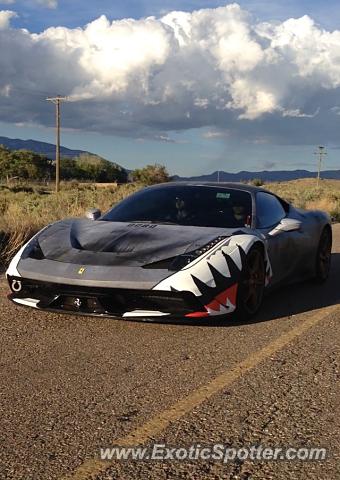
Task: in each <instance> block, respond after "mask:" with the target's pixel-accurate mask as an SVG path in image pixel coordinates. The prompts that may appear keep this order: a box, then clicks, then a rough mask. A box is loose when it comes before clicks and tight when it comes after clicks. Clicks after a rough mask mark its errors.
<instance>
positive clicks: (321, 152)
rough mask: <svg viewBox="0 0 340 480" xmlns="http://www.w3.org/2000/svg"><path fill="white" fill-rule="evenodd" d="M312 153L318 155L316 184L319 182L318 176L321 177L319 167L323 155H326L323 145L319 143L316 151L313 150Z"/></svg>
mask: <svg viewBox="0 0 340 480" xmlns="http://www.w3.org/2000/svg"><path fill="white" fill-rule="evenodd" d="M314 155H317V157H318V160H319V161H318V176H317V186H319V184H320V178H321V167H322V160H323V157H325V156H326V155H327V152H326V151H325V147H323V146H322V145H319V147H318V151H317V152H314Z"/></svg>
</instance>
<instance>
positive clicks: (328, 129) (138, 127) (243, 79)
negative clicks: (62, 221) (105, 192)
mask: <svg viewBox="0 0 340 480" xmlns="http://www.w3.org/2000/svg"><path fill="white" fill-rule="evenodd" d="M49 1H50V2H51V1H52V3H53V0H46V1H45V0H17V1H16V2H14V1H13V3H11V1H10V0H7V1H6V2H5V1H4V2H1V1H0V10H11V11H13V12H16V14H17V16H16V17H14V16H13V18H12V19H11V20H10V26H11V27H10V30H8V29H7V27H6V28H5V30H6V32H5V33H3V35H4V36H3V37H1V36H0V42H1V41H2V42H3V43H4V45H5V42H8V47H7V43H6V46H5V47H4V46H3V50H6V53H5V52H4V51H3V52H0V135H4V136H9V137H18V138H34V139H39V140H43V141H50V142H53V141H54V130H53V121H54V118H53V107H52V105H50V104H47V102H44V96H45V94H51V95H52V94H57V93H61V94H64V93H65V94H67V95H69V94H70V93H71V95H73V94H74V93H75V92H76V93H77V92H78V91H79V89H80V90H81V94H82V95H83V94H84V95H86V100H85V101H84V100H83V98H85V97H82V100H81V101H79V102H78V103H68V104H65V105H63V125H64V129H63V132H62V143H63V144H64V145H65V146H68V147H70V148H81V149H84V150H90V151H93V152H95V153H98V154H100V155H103V156H104V157H106V158H108V159H111V160H113V161H116V162H118V163H120V164H122V165H124V166H126V167H127V168H134V167H140V166H142V165H145V164H147V163H155V162H158V163H164V164H166V166H167V167H168V169H169V171H170V172H171V173H178V174H183V175H196V174H201V173H208V172H210V171H214V170H218V169H223V170H227V171H233V172H235V171H239V170H246V169H249V170H262V169H274V170H276V169H295V168H299V169H300V168H306V169H310V170H312V169H313V170H314V169H315V165H314V164H315V157H314V155H313V152H314V150H315V147H316V145H317V144H319V143H321V144H325V145H327V147H328V150H329V155H328V157H327V168H337V167H338V165H339V149H338V142H337V133H336V131H340V130H339V127H340V125H339V123H340V117H339V112H340V102H339V104H338V102H337V98H338V96H339V88H340V76H339V72H338V70H334V72H331V73H329V75H328V76H327V78H326V80H325V75H326V73H325V72H326V71H327V61H326V57H327V56H328V54H327V51H326V53H325V54H324V57H322V55H323V53H322V52H320V56H321V57H320V58H321V61H320V62H319V64H320V65H321V66H320V69H319V70H318V71H313V73H309V71H308V69H310V68H312V67H311V66H310V65H307V64H306V62H307V60H306V59H305V58H304V57H303V52H302V46H303V45H304V42H307V44H308V43H309V42H308V35H310V36H311V42H310V43H311V44H312V42H313V41H314V40H315V41H316V42H319V40H318V36H319V35H322V33H323V32H325V31H328V32H332V31H333V30H336V29H337V28H339V29H340V4H339V2H338V1H335V0H331V1H330V2H328V4H327V8H326V7H325V5H324V4H323V3H322V2H321V1H315V0H312V1H306V0H303V1H291V0H287V1H277V2H271V1H265V0H263V1H261V0H255V1H252V0H245V1H239V2H238V3H239V5H240V6H241V9H242V10H244V11H247V12H248V13H249V16H248V18H247V19H244V18H243V17H242V18H241V17H240V16H239V14H238V13H237V12H236V13H235V12H234V13H232V15H235V18H236V20H237V22H238V23H239V27H238V28H239V30H237V32H236V33H237V36H236V38H237V39H238V40H239V39H241V40H240V41H243V40H244V38H243V37H244V34H243V33H242V32H244V28H245V25H246V28H247V29H248V28H249V30H251V32H250V33H249V38H247V39H246V40H245V41H247V42H248V43H247V44H245V47H244V49H245V50H246V51H248V50H249V51H250V52H251V51H252V50H251V49H254V56H256V55H258V57H259V59H258V61H257V62H253V61H252V58H251V57H252V54H251V53H250V54H249V57H248V56H247V55H246V54H245V57H244V59H242V62H243V63H242V65H240V66H236V67H235V66H234V63H235V59H234V57H232V58H231V61H230V65H231V66H230V70H228V66H227V67H226V66H225V65H224V64H223V61H224V58H227V59H229V58H230V55H234V50H233V52H231V53H230V51H229V49H228V48H229V47H228V46H224V47H223V48H224V50H223V51H222V52H221V51H218V52H217V53H216V48H217V47H216V45H213V44H211V45H210V46H209V48H210V49H211V55H210V56H209V59H206V60H207V68H205V67H204V70H200V66H199V65H200V64H199V61H197V58H198V57H197V53H195V55H191V54H189V53H188V52H189V49H188V48H187V47H186V49H185V50H182V51H177V50H176V48H177V47H174V45H175V44H174V38H171V39H170V40H169V38H168V36H169V31H168V30H164V28H163V27H164V25H163V24H161V23H160V22H159V20H157V21H156V23H155V24H152V25H150V24H147V23H145V22H144V19H145V17H148V16H155V17H156V18H157V19H159V18H161V17H162V16H164V15H166V14H167V13H169V12H172V11H184V12H193V11H196V10H198V9H203V10H205V11H206V13H205V14H204V15H205V17H207V19H206V20H204V22H203V23H202V25H203V26H204V28H205V29H206V32H208V31H209V28H213V29H217V28H219V18H220V13H214V14H213V15H212V16H209V13H208V11H207V10H206V9H215V8H216V7H219V6H225V5H226V3H224V2H218V1H203V0H197V1H180V0H174V1H169V2H166V1H161V0H149V1H137V0H136V1H129V0H126V1H122V0H115V1H108V0H96V1H95V2H84V1H79V0H59V1H58V4H57V5H55V8H49V7H48V6H46V4H48V3H49ZM44 4H45V5H44ZM50 7H51V4H50ZM52 7H53V5H52ZM216 12H217V11H216ZM330 12H331V13H330ZM101 15H105V16H106V17H107V18H108V20H109V21H112V20H121V19H127V18H133V19H139V21H140V25H141V27H142V28H143V30H142V32H143V33H142V34H143V35H146V34H147V32H148V29H150V31H151V30H152V31H153V32H154V34H155V35H161V36H157V37H155V38H157V39H158V38H159V39H160V42H161V43H160V44H161V45H163V44H162V42H164V51H163V50H162V51H161V52H159V53H157V55H156V54H155V55H156V57H155V56H153V57H152V58H151V59H149V58H146V60H145V64H143V65H142V66H141V65H140V64H139V63H138V65H137V64H136V62H138V60H135V59H134V58H132V57H131V58H132V59H130V57H129V55H130V53H131V52H128V53H129V55H126V56H124V57H123V58H125V57H129V59H128V60H127V65H126V68H125V67H124V69H123V70H122V71H123V73H121V74H120V76H118V77H116V76H115V74H114V75H113V74H112V75H113V76H111V77H112V78H111V77H110V78H107V77H108V74H107V72H106V71H105V68H106V66H105V65H106V63H105V65H104V66H103V62H102V61H101V59H100V58H99V59H98V58H95V59H94V60H91V62H93V63H91V64H89V63H86V68H85V67H84V62H88V56H89V51H91V52H93V49H98V48H102V45H101V44H100V45H101V46H100V47H98V45H99V44H97V43H96V42H97V40H94V46H92V47H91V48H90V47H88V45H87V43H88V37H86V42H87V43H86V42H85V40H83V39H82V40H81V42H83V43H82V44H81V48H83V49H84V54H83V55H82V56H81V57H80V56H79V50H80V48H74V51H73V50H72V52H70V49H69V48H68V46H66V47H65V46H63V45H61V43H60V42H62V41H64V40H60V37H58V38H57V37H56V35H55V34H48V35H45V37H44V38H40V39H39V48H38V47H37V42H36V41H35V40H34V36H33V34H34V33H41V32H43V31H44V30H46V29H47V28H49V27H58V26H59V27H67V28H69V29H71V30H72V31H75V29H77V28H78V27H84V26H85V25H86V24H88V23H90V22H93V21H94V20H95V19H97V18H98V17H100V16H101ZM228 15H229V14H228ZM304 15H309V16H310V17H311V18H312V19H313V20H314V22H315V29H314V28H312V27H310V25H309V24H308V22H306V21H305V22H301V23H299V24H297V25H296V26H295V27H293V29H294V28H295V29H296V32H298V31H299V32H302V34H303V35H304V39H303V40H301V41H300V40H299V42H297V43H296V45H294V51H293V54H292V52H289V53H287V48H288V47H281V46H280V47H279V48H280V49H281V50H280V52H279V54H280V55H281V57H282V58H280V61H279V62H278V61H275V62H274V61H273V66H274V67H273V68H272V69H271V70H269V69H268V71H265V69H266V68H268V65H267V63H268V60H264V58H263V53H262V52H260V49H262V50H263V51H264V43H265V42H266V41H267V37H266V35H267V34H265V35H262V34H260V37H261V38H259V36H258V35H259V33H258V28H257V27H256V26H257V25H259V24H260V23H261V22H269V23H270V25H271V28H272V29H273V28H274V27H276V26H278V25H280V24H282V23H283V22H285V21H286V20H287V19H289V18H292V17H295V18H299V17H303V16H304ZM229 17H230V15H229ZM229 17H228V16H226V20H225V21H226V22H229V21H230V22H232V19H231V20H230V18H229ZM176 18H177V17H176ZM178 18H179V17H178ZM197 18H198V17H197ZM6 22H7V20H6ZM157 22H158V23H157ZM181 22H182V20H181ZM209 22H210V23H209ZM181 25H184V23H183V24H182V23H181ZM211 25H213V26H212V27H211ZM0 26H1V18H0ZM160 26H161V28H162V29H163V30H162V32H161V33H160V32H159V29H160ZM203 26H201V27H200V30H199V33H197V35H202V37H197V38H196V39H192V40H191V42H192V44H191V51H192V50H193V49H194V48H196V46H197V45H201V44H202V42H205V41H206V38H209V34H208V33H207V37H205V31H203ZM170 27H171V28H172V24H171V25H170ZM8 28H9V27H8ZM23 28H24V29H26V30H27V31H28V35H24V34H23V33H22V32H21V31H20V29H23ZM110 28H111V27H110V25H109V26H105V25H103V29H105V31H106V30H107V35H108V37H107V38H108V39H109V40H108V41H111V40H110V39H112V36H111V35H112V32H111V30H110ZM133 28H135V26H133ZM167 28H168V27H167ZM230 28H231V27H230ZM289 28H290V27H289ZM289 28H288V30H289ZM238 31H240V32H241V33H240V34H239V33H238ZM8 32H10V33H8ZM100 32H101V28H100V25H99V27H98V26H96V32H95V35H96V38H99V36H100ZM202 32H203V33H202ZM226 32H227V33H225V32H224V33H223V35H224V37H223V38H227V37H225V36H226V35H229V33H228V32H229V30H226ZM0 33H1V28H0ZM5 35H6V36H5ZM114 35H116V33H114ZM124 35H125V33H124ZM138 35H140V33H138ZM275 35H276V36H277V38H275V42H276V44H277V43H278V42H279V41H280V42H282V38H285V37H284V35H283V34H282V33H280V34H278V33H275ZM279 35H280V38H279V37H278V36H279ZM92 37H93V35H92ZM92 37H91V38H92ZM56 38H57V41H56ZM117 38H118V37H117V36H115V37H114V39H117ZM119 38H121V37H119ZM137 38H140V37H137ZM176 38H177V37H176ZM221 38H222V37H221ZM230 38H232V37H230ZM278 38H279V40H278ZM305 38H306V39H307V40H305ZM323 38H324V39H325V40H324V42H325V45H326V47H324V49H323V51H325V48H326V50H327V47H328V43H327V41H328V40H327V39H328V37H327V33H326V34H325V35H324V37H323ZM334 38H335V37H334ZM1 39H2V40H1ZM222 40H223V39H222ZM77 41H78V40H77ZM91 41H93V39H92V40H91ZM114 41H116V40H114ZM122 41H123V47H122V48H130V49H134V48H135V47H134V44H133V43H132V44H131V45H130V47H126V45H129V43H126V42H128V39H126V36H125V37H124V40H122ZM337 41H338V39H337V37H336V38H335V39H334V40H332V41H331V42H330V43H329V49H330V52H333V50H334V51H335V47H334V42H337ZM25 42H27V44H26V43H25ZM65 42H66V40H65ZM72 42H73V40H72ZM166 42H168V43H169V44H167V43H166ZM195 42H196V43H195ZM254 42H256V45H255V46H254ZM11 45H13V50H12V49H11ZM27 45H29V48H27ZM65 45H66V43H65ZM67 45H69V44H67ZM84 45H85V46H84ZM217 45H220V44H217ZM0 46H1V44H0ZM57 47H58V48H57ZM241 47H242V46H240V49H241ZM339 47H340V44H339ZM72 48H73V43H72V44H71V49H72ZM86 48H88V49H89V50H88V51H87V50H86ZM145 48H146V49H147V50H148V51H147V52H146V57H147V55H151V54H150V48H151V49H152V43H151V46H150V44H149V43H146V47H145ZM218 48H219V47H218ZM275 48H276V47H275ZM58 49H59V50H58ZM247 49H248V50H247ZM274 50H275V49H273V51H274ZM240 51H241V52H242V49H241V50H240ZM25 52H26V53H27V56H29V55H32V62H28V57H27V58H26V61H27V66H25V61H22V60H21V58H22V57H20V55H24V54H25ZM51 52H52V56H51ZM169 52H170V53H169ZM275 54H277V50H275ZM332 54H334V56H335V57H334V58H335V63H336V53H334V52H333V53H332ZM91 55H92V53H91ZM141 55H144V51H142V50H141ZM199 55H204V52H203V53H202V52H200V53H199ZM212 55H213V56H214V61H215V60H216V66H211V64H210V63H209V62H211V56H212ZM224 55H225V57H223V56H224ZM184 56H185V58H184V59H183V57H184ZM154 57H155V58H154ZM292 57H293V58H294V61H292ZM39 59H40V60H39ZM47 59H49V60H47ZM35 61H36V62H37V65H36V66H35V67H34V66H32V72H31V71H30V65H31V64H32V65H34V62H35ZM39 61H40V63H39ZM109 61H110V56H108V53H107V52H106V57H105V62H109ZM123 61H124V60H123ZM1 62H3V63H1ZM45 62H46V63H45ZM47 62H50V63H47ZM76 62H79V64H80V65H81V68H76V67H75V63H76ZM99 62H101V63H99ZM292 62H293V63H294V62H295V63H294V65H293V66H292ZM323 62H324V63H323ZM52 63H53V65H52ZM236 63H237V61H236ZM253 63H254V64H253ZM278 63H280V69H281V70H280V69H278V68H277V64H278ZM19 64H20V65H19ZM40 65H41V68H43V69H44V72H43V74H42V75H41V76H42V77H44V78H43V79H41V78H39V77H38V76H37V75H36V74H35V72H34V70H36V69H37V68H39V67H40ZM98 65H100V68H99V66H98ZM107 65H108V66H107V69H108V72H109V71H110V68H112V67H109V64H107ZM131 65H132V66H131ZM136 65H137V66H136ZM178 65H180V68H178ZM210 67H211V70H209V68H210ZM293 67H294V68H293ZM313 68H314V67H313ZM128 69H130V70H128ZM219 69H220V73H219V76H218V77H216V78H215V77H214V78H213V79H211V78H210V77H209V75H211V76H213V75H215V73H214V72H215V71H216V70H219ZM276 69H277V72H276ZM12 70H13V71H12ZM45 70H46V71H45ZM127 70H128V73H126V71H127ZM146 70H147V73H145V72H146ZM306 70H307V73H306ZM290 71H291V73H290ZM93 72H95V73H93ZM268 72H269V73H268ZM272 72H274V73H272ZM297 72H298V73H297ZM59 73H60V78H59V77H58V75H59ZM191 74H192V75H191ZM11 75H12V76H11ZM200 75H202V85H201V86H199V87H200V88H198V87H197V91H193V90H194V87H192V86H191V85H192V84H193V83H194V81H197V77H200ZM271 75H273V76H272V77H271ZM182 76H183V78H181V77H182ZM19 77H20V81H19V80H18V78H19ZM45 77H46V78H45ZM68 77H69V78H68ZM296 77H298V80H296ZM283 79H284V80H283ZM181 80H183V81H181ZM118 81H119V82H122V87H120V89H117V91H116V90H115V88H116V87H115V86H113V84H114V85H116V83H117V82H118ZM145 81H147V82H150V83H148V87H147V95H149V94H150V98H148V101H147V102H145V101H144V98H143V93H140V92H139V91H138V92H136V87H137V90H138V89H139V86H140V85H139V84H140V82H145ZM97 82H99V83H100V85H101V86H103V88H104V89H105V88H107V92H105V95H106V96H104V97H103V98H101V99H99V100H98V99H97V97H98V93H97V92H98V91H97V90H95V92H96V93H95V94H94V93H93V91H94V89H95V88H97V87H94V85H96V84H97ZM134 82H135V83H134ZM221 82H222V83H223V82H225V85H222V86H221ZM165 83H168V85H167V88H165V87H164V84H165ZM338 83H339V84H338ZM281 84H282V85H281ZM179 85H180V87H179ZM183 85H185V89H184V87H183V91H182V90H180V89H181V88H182V86H183ZM212 85H218V88H220V91H219V92H218V93H216V95H214V94H213V93H214V92H213V91H212V87H211V86H212ZM252 85H254V91H255V94H256V95H255V94H254V92H253V91H252ZM7 88H8V92H10V93H8V92H7ZM57 89H59V90H60V92H59V91H57ZM169 89H170V90H172V91H174V92H175V95H173V96H172V97H170V99H168V98H167V99H166V101H164V103H162V102H163V100H160V99H161V98H162V99H163V98H165V96H166V95H167V94H166V92H168V90H169ZM178 89H179V90H178ZM256 89H257V90H258V91H257V92H256ZM118 90H119V91H118ZM1 92H3V94H2V95H1ZM11 92H13V94H12V93H11ZM14 92H17V95H14ZM18 92H19V93H20V95H19V97H20V98H19V99H18ZM84 92H85V93H84ZM117 92H118V93H117ZM122 92H123V93H122ZM176 92H177V95H176ZM223 92H227V93H223ZM91 95H93V98H92V97H91ZM228 96H229V97H230V98H229V97H228ZM90 97H91V99H90ZM215 97H219V98H218V99H217V100H216V98H215ZM248 97H249V98H248ZM259 99H260V100H259ZM222 100H223V101H224V105H223V106H221V105H222V103H223V102H222ZM15 102H16V103H15ZM254 102H255V103H256V102H258V103H259V105H257V106H256V105H255V107H254ZM268 104H270V105H269V106H268ZM272 104H273V105H272ZM118 110H119V112H120V114H119V115H118V114H116V113H115V112H116V111H118ZM113 117H114V118H113ZM127 118H128V120H127ZM134 125H135V126H134Z"/></svg>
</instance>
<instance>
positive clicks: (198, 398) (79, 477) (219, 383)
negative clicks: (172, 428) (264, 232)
mask: <svg viewBox="0 0 340 480" xmlns="http://www.w3.org/2000/svg"><path fill="white" fill-rule="evenodd" d="M337 310H338V311H340V309H339V307H338V306H337V305H333V306H330V307H327V308H322V309H320V310H315V312H314V313H313V314H312V315H310V316H308V317H307V319H306V320H305V321H301V323H299V324H298V325H297V326H296V327H294V328H292V329H291V330H289V331H288V332H286V333H283V334H282V335H281V336H280V337H278V338H277V339H275V340H273V341H272V342H271V343H269V344H268V345H266V346H265V347H263V348H261V349H260V350H258V351H256V352H254V353H252V354H251V355H249V357H247V358H246V359H245V360H243V361H241V362H240V363H238V364H237V365H235V366H234V367H233V368H231V369H230V370H229V369H228V370H227V371H225V372H223V373H221V374H220V375H218V376H217V377H215V378H214V379H213V380H212V381H211V382H209V383H207V384H206V385H204V386H202V387H199V388H198V389H197V390H194V391H193V392H192V393H190V394H189V395H188V396H187V397H185V398H183V399H181V400H179V401H178V402H177V403H175V404H174V405H172V406H171V407H170V408H168V409H167V410H164V411H163V412H161V413H159V414H158V415H156V416H155V417H153V418H152V419H151V420H149V421H147V422H146V423H145V424H144V425H141V426H139V427H137V428H136V429H135V430H133V431H132V432H131V433H130V434H129V435H127V436H125V437H122V438H119V439H118V440H115V441H114V442H112V444H113V445H121V446H134V445H141V444H143V443H146V442H147V441H148V440H150V438H154V437H155V436H157V435H159V434H160V433H161V432H163V431H164V430H165V429H166V428H167V427H168V426H169V425H170V424H171V423H172V422H175V421H177V420H179V419H180V418H181V417H183V416H184V415H185V414H187V413H189V412H191V411H192V410H193V409H194V408H196V407H198V406H199V405H201V404H202V403H203V402H204V401H206V400H208V399H209V398H210V397H212V396H213V395H215V394H216V393H218V392H220V391H221V390H223V389H224V388H225V387H228V386H229V385H230V384H231V383H233V382H235V380H237V379H238V378H240V377H242V376H243V375H244V374H245V373H247V372H248V371H249V370H251V369H253V368H254V367H256V366H257V365H258V364H259V363H260V362H262V361H263V360H265V359H266V358H268V357H270V356H272V355H273V354H275V353H276V352H278V351H279V350H281V349H282V348H283V347H285V346H286V345H287V344H289V343H290V342H291V341H292V340H294V339H295V338H297V337H299V336H300V335H302V334H303V333H305V332H306V331H307V330H309V329H310V328H312V327H313V326H314V325H316V324H317V323H318V322H320V321H321V320H324V319H326V318H327V317H328V316H330V315H331V314H333V313H334V312H336V311H337ZM110 465H111V463H110V462H108V461H101V460H96V459H93V460H88V461H86V462H85V463H83V464H82V465H80V466H79V467H78V468H77V469H76V470H75V471H74V472H73V474H70V475H67V476H66V477H63V479H64V480H66V479H67V480H86V479H88V478H93V477H94V476H95V475H98V474H99V473H101V472H104V471H105V470H107V469H108V468H109V467H110Z"/></svg>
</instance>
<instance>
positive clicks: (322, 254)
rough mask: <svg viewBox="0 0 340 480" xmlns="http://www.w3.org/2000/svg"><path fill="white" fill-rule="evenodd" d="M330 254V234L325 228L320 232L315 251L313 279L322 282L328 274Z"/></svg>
mask: <svg viewBox="0 0 340 480" xmlns="http://www.w3.org/2000/svg"><path fill="white" fill-rule="evenodd" d="M331 255H332V234H331V231H330V229H329V228H325V229H324V230H323V232H322V234H321V237H320V241H319V246H318V250H317V253H316V268H315V279H316V281H317V282H319V283H323V282H325V281H326V280H327V278H328V276H329V270H330V268H331Z"/></svg>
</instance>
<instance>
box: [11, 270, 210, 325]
mask: <svg viewBox="0 0 340 480" xmlns="http://www.w3.org/2000/svg"><path fill="white" fill-rule="evenodd" d="M8 281H9V284H10V286H11V288H12V285H13V281H17V282H21V289H20V291H17V288H16V291H13V288H12V292H13V293H12V298H27V297H28V298H34V299H37V300H39V303H38V305H37V306H38V307H39V308H42V309H48V310H61V311H74V312H81V313H89V314H98V315H100V314H102V315H104V314H106V315H115V316H120V315H122V314H123V313H126V312H131V311H134V310H145V311H160V312H163V313H170V314H175V315H185V314H186V313H189V312H192V311H205V309H204V307H203V306H202V304H201V303H200V302H199V301H198V300H197V298H196V297H195V296H194V295H193V293H191V292H169V291H160V290H139V289H120V288H101V287H88V286H79V285H64V284H58V283H47V282H42V281H36V280H29V279H24V278H16V277H9V278H8Z"/></svg>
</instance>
